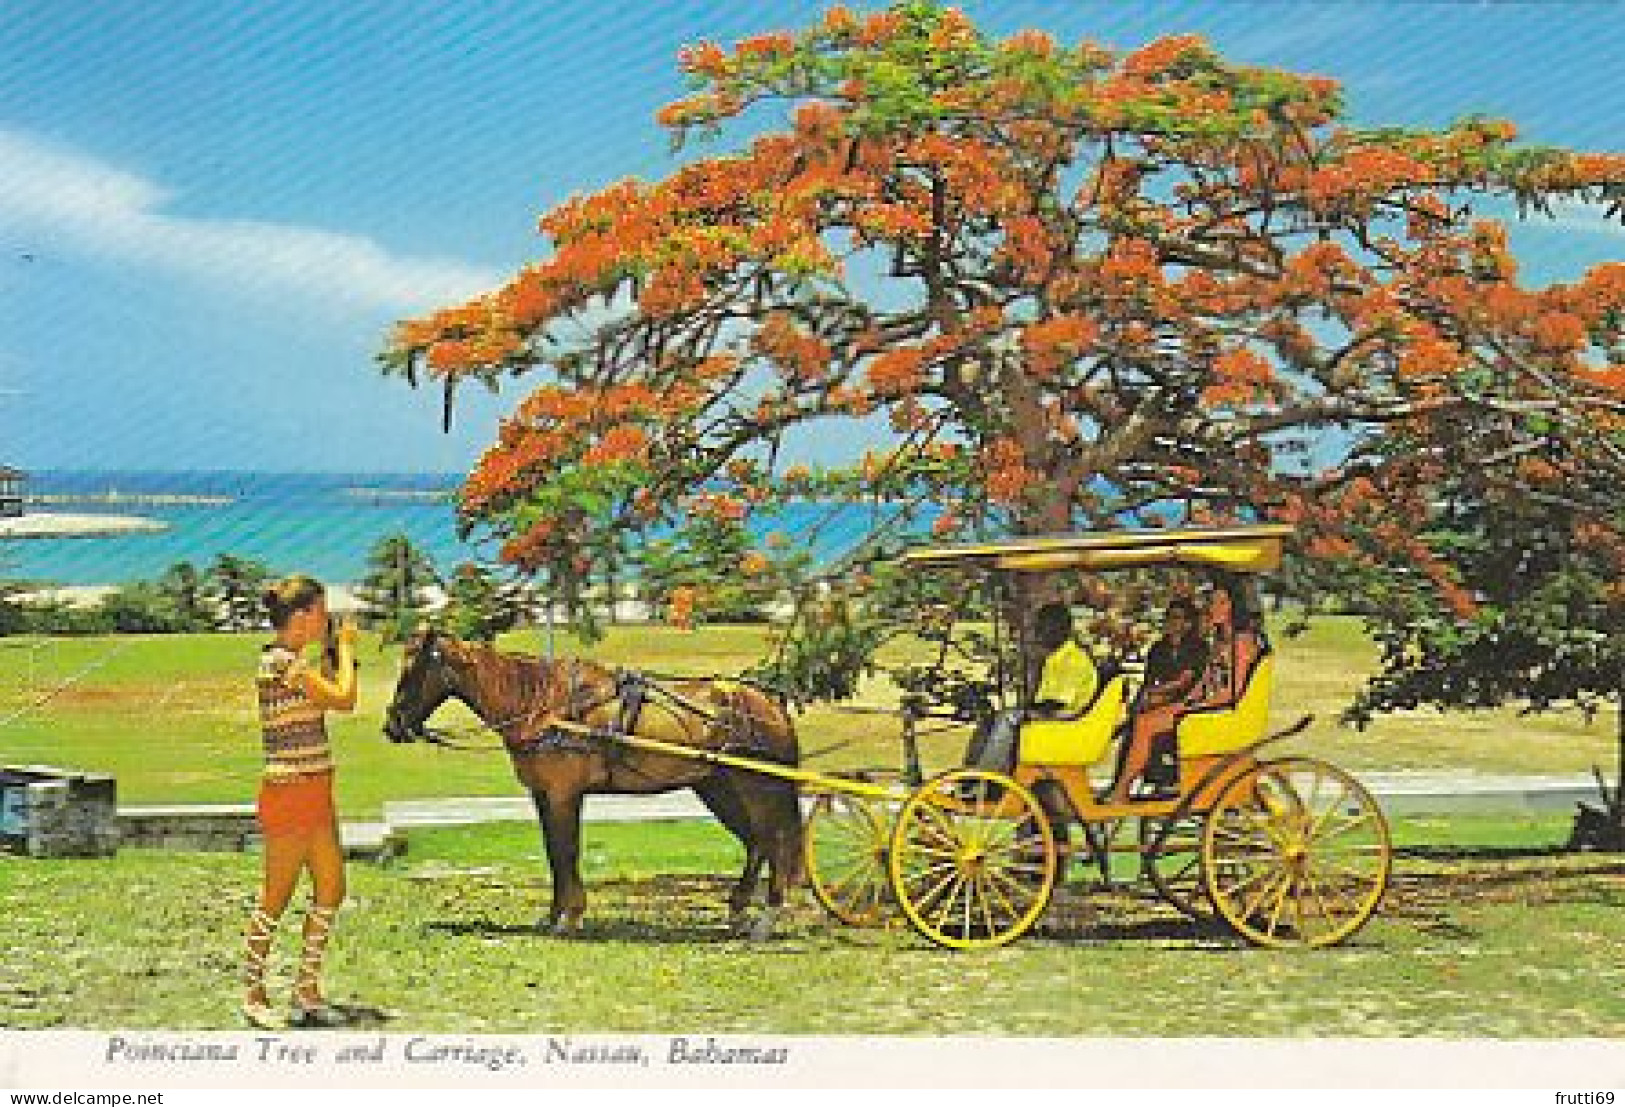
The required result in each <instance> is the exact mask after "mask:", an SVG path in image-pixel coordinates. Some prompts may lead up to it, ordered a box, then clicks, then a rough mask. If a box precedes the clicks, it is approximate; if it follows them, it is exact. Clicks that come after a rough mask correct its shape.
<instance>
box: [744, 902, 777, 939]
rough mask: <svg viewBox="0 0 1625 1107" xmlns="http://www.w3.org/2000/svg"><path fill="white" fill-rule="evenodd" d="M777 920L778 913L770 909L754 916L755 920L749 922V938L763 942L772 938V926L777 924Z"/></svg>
mask: <svg viewBox="0 0 1625 1107" xmlns="http://www.w3.org/2000/svg"><path fill="white" fill-rule="evenodd" d="M778 921H779V913H778V912H777V911H774V910H772V909H769V910H766V911H763V912H762V913H761V914H760V915H758V916H756V921H755V922H754V923H753V924H751V928H750V940H751V941H753V942H765V941H767V940H769V939H770V938H772V937H773V928H774V927H775V926H776V925H778Z"/></svg>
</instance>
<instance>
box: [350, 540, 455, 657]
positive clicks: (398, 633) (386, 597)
mask: <svg viewBox="0 0 1625 1107" xmlns="http://www.w3.org/2000/svg"><path fill="white" fill-rule="evenodd" d="M367 566H368V572H367V575H366V577H365V578H364V579H363V580H362V582H361V584H360V586H359V587H357V589H356V597H357V599H358V600H360V602H361V611H362V618H363V620H364V621H365V622H366V623H367V624H368V625H369V626H372V627H376V628H378V629H379V630H380V632H381V633H382V634H383V637H384V641H386V642H399V641H403V640H405V639H406V638H407V637H408V636H410V635H411V633H412V631H413V630H415V629H416V628H417V626H418V624H419V623H420V622H421V621H422V620H423V617H424V615H425V613H426V612H427V611H428V608H429V600H428V597H427V596H426V595H425V590H426V589H427V588H428V587H429V586H430V585H433V584H437V583H439V577H438V575H437V574H436V573H435V569H434V564H433V562H432V561H431V560H430V559H429V556H428V554H426V553H424V552H423V551H422V550H420V549H418V548H417V547H416V546H415V545H413V544H412V540H411V539H410V538H408V537H407V536H406V535H404V534H394V535H390V536H388V537H386V538H382V539H379V541H378V542H377V544H376V545H374V546H373V548H372V550H371V551H370V552H369V553H368V554H367Z"/></svg>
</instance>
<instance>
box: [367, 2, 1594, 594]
mask: <svg viewBox="0 0 1625 1107" xmlns="http://www.w3.org/2000/svg"><path fill="white" fill-rule="evenodd" d="M681 62H682V67H683V69H684V70H685V71H686V73H687V74H688V75H689V77H690V78H691V80H692V82H693V85H694V93H693V95H692V96H690V97H688V98H687V99H684V100H681V101H679V102H677V103H675V104H672V105H671V106H669V107H667V108H666V109H664V110H663V111H662V112H661V115H660V121H661V122H662V123H663V124H664V125H665V126H667V127H668V128H670V130H671V132H672V134H673V136H674V139H675V140H677V142H678V143H679V144H680V143H682V142H683V141H685V140H687V139H689V138H690V137H692V136H694V135H696V134H701V135H706V136H714V135H717V134H720V133H721V131H722V129H723V128H724V127H725V126H726V125H727V124H728V123H730V122H731V121H733V120H736V119H740V118H742V117H747V116H750V115H751V114H752V112H753V111H754V110H756V109H759V108H762V107H763V106H769V105H772V106H783V107H784V109H785V110H786V111H787V112H788V116H787V118H788V119H789V120H790V123H789V124H788V125H787V126H785V127H783V128H781V129H777V130H769V131H767V132H766V133H761V134H759V135H758V136H757V137H754V138H752V139H750V140H749V141H748V142H745V143H744V144H743V145H742V146H741V147H740V148H738V149H736V150H733V151H731V152H726V153H721V154H716V155H713V156H706V157H700V158H697V159H696V160H693V161H690V162H689V163H688V164H685V165H683V166H682V167H681V168H679V169H677V170H675V171H674V172H673V173H672V174H671V175H670V176H668V177H667V178H665V179H663V180H660V181H655V182H640V181H633V180H628V181H623V182H620V183H617V184H614V185H612V186H610V187H608V188H605V189H603V190H601V191H599V192H596V193H593V194H590V195H583V196H578V197H576V198H573V199H571V200H569V201H568V202H566V203H564V204H562V205H560V206H559V207H557V208H556V209H554V210H552V211H550V212H548V213H547V214H546V215H544V216H543V217H542V220H541V229H542V231H543V232H544V233H545V235H546V236H547V237H548V239H549V240H550V243H551V251H550V252H549V253H548V255H547V256H546V257H545V258H544V259H543V260H541V261H539V262H537V263H536V264H534V265H530V266H527V267H525V268H524V269H522V270H521V271H520V272H518V273H517V274H516V275H515V276H514V278H513V279H512V280H511V281H510V282H509V283H508V284H506V285H505V286H504V287H502V288H499V289H496V290H494V291H492V292H491V293H490V294H488V295H486V296H482V297H480V298H478V299H476V300H474V301H472V302H470V303H467V304H463V305H460V306H455V307H449V308H447V309H445V310H442V311H437V312H435V313H433V314H431V315H428V316H426V317H424V318H421V319H417V320H413V321H410V322H407V323H405V324H403V325H402V326H401V327H400V328H399V330H398V332H397V334H396V336H395V338H394V340H393V343H392V345H391V347H390V349H389V350H388V352H387V353H386V355H385V359H384V360H385V362H386V364H387V365H388V367H389V368H390V369H391V370H392V371H397V372H402V373H404V374H406V375H407V376H408V377H410V378H411V379H412V380H413V382H414V383H416V382H417V381H419V380H421V379H422V378H423V377H424V376H427V377H429V378H433V379H435V380H437V381H439V382H441V383H442V384H443V386H444V388H445V390H446V396H447V403H448V412H449V404H450V398H451V395H452V392H453V390H454V389H455V388H456V387H457V386H458V385H460V384H462V383H464V382H468V381H484V382H487V383H492V384H495V383H498V382H500V381H501V380H502V379H503V378H506V377H510V376H512V377H518V378H525V379H528V380H530V381H531V382H533V387H532V389H531V391H530V392H529V393H528V395H526V396H525V397H524V398H523V400H521V401H520V402H519V403H518V405H517V407H516V410H515V411H514V412H513V414H512V416H511V417H510V418H508V419H507V420H506V421H505V422H504V423H503V425H502V428H501V431H500V435H499V438H498V441H497V442H496V443H494V444H493V445H492V446H491V448H490V449H489V450H488V451H487V452H486V454H485V455H484V457H483V458H482V459H481V460H480V462H479V463H478V465H477V467H476V468H475V469H474V471H473V472H472V473H471V474H470V476H469V479H468V481H467V483H466V485H465V487H464V489H463V492H462V498H461V510H462V511H463V512H464V514H465V517H466V518H467V520H468V521H469V522H470V523H471V524H481V525H485V526H489V527H491V528H492V529H494V530H495V531H496V532H498V533H500V534H502V535H503V536H505V538H506V543H505V545H504V547H503V556H504V557H505V558H506V559H507V560H509V561H511V562H513V563H515V564H517V565H519V566H521V567H522V568H524V569H527V570H531V571H536V572H541V573H545V574H546V575H548V576H549V577H550V579H551V583H552V584H553V586H554V587H555V588H556V589H557V590H558V591H559V592H560V593H561V594H564V595H577V594H579V593H580V591H581V586H582V584H583V583H584V582H585V581H586V580H587V579H588V578H590V577H591V576H592V575H593V574H595V573H597V572H599V571H601V570H602V569H603V568H604V561H605V560H606V559H607V558H611V557H614V556H616V555H617V554H616V552H617V551H620V550H623V549H625V548H626V543H625V538H626V536H627V535H629V534H635V533H641V532H646V531H648V530H649V529H650V528H653V527H657V526H663V525H665V526H669V525H677V526H681V525H682V524H683V522H684V520H685V519H692V518H696V517H698V518H704V517H707V516H716V515H718V514H719V513H720V514H721V515H724V516H727V517H730V518H732V517H736V516H737V514H738V512H739V511H740V510H741V508H742V507H743V508H744V509H751V510H754V509H757V508H759V507H762V506H765V505H770V504H773V503H775V502H776V501H777V500H778V499H779V498H780V497H784V496H787V495H805V494H809V493H813V494H823V495H842V496H852V495H857V494H865V495H875V496H881V497H884V498H887V499H890V500H891V501H893V502H896V503H900V504H905V505H906V504H911V503H915V502H920V501H928V502H930V503H931V504H932V505H933V507H934V509H936V510H935V514H934V515H933V516H932V519H933V522H932V524H931V529H932V530H933V531H934V532H935V534H936V535H937V536H938V537H951V536H959V535H968V534H977V533H990V532H1003V533H1037V532H1047V531H1058V530H1067V529H1072V528H1075V527H1119V526H1125V525H1135V524H1136V523H1156V522H1164V521H1173V520H1175V519H1177V520H1178V521H1181V522H1191V523H1200V522H1204V521H1225V520H1234V519H1248V518H1274V519H1284V520H1290V521H1294V522H1297V523H1299V524H1300V525H1301V526H1302V528H1303V530H1304V533H1305V536H1306V541H1307V545H1306V548H1307V549H1308V550H1309V551H1310V552H1312V553H1314V554H1317V555H1322V556H1325V557H1329V558H1334V559H1335V558H1338V557H1341V556H1345V555H1348V554H1349V553H1350V552H1351V551H1352V550H1353V547H1352V546H1351V545H1349V539H1348V537H1347V534H1346V531H1347V521H1348V519H1349V518H1350V517H1351V515H1359V516H1360V517H1361V518H1362V519H1364V520H1365V521H1366V522H1367V523H1370V525H1369V526H1367V527H1366V531H1365V533H1366V534H1367V535H1372V536H1379V537H1381V536H1386V541H1387V543H1388V545H1387V546H1386V547H1385V548H1386V549H1391V550H1393V551H1397V552H1399V553H1401V554H1403V555H1404V556H1406V557H1408V558H1410V559H1411V563H1412V564H1413V565H1414V566H1415V567H1416V568H1417V569H1418V571H1419V572H1420V573H1421V574H1422V575H1423V576H1424V577H1425V578H1426V579H1428V580H1429V581H1430V582H1431V583H1432V584H1433V585H1434V586H1435V588H1436V590H1437V591H1438V593H1439V595H1441V596H1444V597H1446V598H1447V599H1453V600H1454V601H1455V602H1458V603H1459V602H1460V600H1461V590H1462V589H1463V588H1464V585H1463V583H1462V581H1461V580H1460V579H1458V578H1457V577H1456V576H1455V575H1453V571H1452V570H1451V568H1450V566H1449V564H1448V563H1447V562H1446V561H1444V560H1441V559H1440V558H1439V557H1438V556H1437V554H1436V553H1435V552H1433V551H1431V550H1430V549H1428V548H1427V547H1425V546H1424V545H1421V544H1417V543H1413V542H1410V541H1409V538H1408V532H1407V528H1406V525H1405V520H1406V519H1407V518H1409V517H1411V516H1413V515H1414V514H1415V513H1416V512H1417V511H1418V510H1425V508H1426V504H1425V503H1422V504H1420V505H1419V503H1418V500H1419V498H1422V497H1424V493H1422V492H1421V491H1420V490H1421V489H1423V488H1425V487H1426V486H1427V485H1428V479H1429V478H1430V476H1431V475H1432V474H1431V472H1430V471H1429V470H1427V466H1428V465H1429V464H1431V462H1430V460H1429V459H1428V458H1427V456H1426V455H1413V454H1409V453H1405V452H1400V451H1393V450H1385V449H1383V448H1382V444H1383V443H1385V442H1389V441H1392V438H1391V435H1392V433H1393V432H1394V431H1396V430H1398V429H1402V428H1405V427H1407V426H1409V425H1410V424H1412V423H1413V422H1415V421H1418V420H1430V419H1431V420H1437V419H1440V418H1442V417H1444V416H1445V415H1447V414H1448V413H1451V412H1461V413H1466V412H1480V413H1484V412H1493V411H1495V410H1497V406H1496V405H1499V404H1502V403H1505V402H1509V401H1515V402H1517V403H1526V402H1536V401H1538V402H1541V403H1545V402H1546V401H1547V400H1548V399H1549V398H1551V397H1553V396H1562V397H1564V398H1565V399H1564V404H1563V406H1562V408H1561V410H1553V411H1552V412H1551V417H1552V419H1553V426H1554V427H1556V428H1559V430H1562V431H1563V432H1565V433H1566V432H1567V429H1571V428H1572V427H1577V426H1586V427H1589V426H1591V425H1592V424H1593V423H1595V422H1596V421H1597V420H1599V419H1605V418H1607V417H1609V415H1608V413H1610V412H1611V411H1612V410H1613V408H1612V406H1611V405H1612V404H1613V397H1614V396H1616V395H1617V393H1618V388H1619V386H1620V384H1621V383H1622V378H1625V372H1622V371H1621V370H1619V369H1617V368H1613V366H1614V365H1615V360H1616V359H1615V356H1614V355H1615V353H1616V352H1617V348H1616V347H1615V346H1614V345H1613V344H1612V341H1613V339H1614V338H1615V337H1617V333H1618V323H1619V312H1620V307H1621V305H1622V304H1625V269H1622V268H1621V267H1617V266H1616V267H1605V268H1603V269H1601V270H1598V271H1597V272H1594V273H1593V274H1591V275H1590V276H1588V277H1587V278H1586V279H1585V280H1584V281H1583V282H1581V283H1580V284H1578V285H1576V286H1574V287H1573V288H1570V289H1545V290H1530V289H1526V288H1524V287H1522V286H1521V285H1520V284H1519V283H1518V280H1517V273H1516V265H1515V263H1514V260H1513V258H1512V257H1511V255H1510V253H1509V252H1508V249H1507V246H1506V240H1505V234H1504V230H1503V227H1502V225H1501V224H1500V223H1499V222H1497V221H1496V220H1495V219H1493V218H1488V217H1486V216H1484V215H1483V214H1482V205H1480V210H1479V211H1477V212H1475V209H1474V207H1473V204H1474V203H1480V202H1481V201H1484V200H1486V199H1488V200H1489V201H1490V202H1491V203H1503V204H1504V205H1506V206H1508V207H1509V206H1510V203H1512V202H1516V203H1517V204H1519V205H1521V206H1523V207H1525V208H1535V209H1540V208H1542V207H1543V206H1544V205H1546V204H1547V203H1548V202H1549V201H1550V200H1551V199H1552V198H1554V197H1565V198H1570V199H1574V200H1578V201H1586V202H1594V203H1605V204H1610V205H1614V207H1615V208H1616V209H1617V207H1618V204H1619V202H1620V198H1621V196H1625V159H1621V158H1619V157H1616V156H1605V155H1588V154H1575V153H1569V152H1564V151H1558V150H1551V149H1537V148H1531V147H1527V146H1521V145H1518V144H1517V143H1516V141H1515V139H1516V135H1515V130H1514V128H1513V127H1512V126H1511V125H1510V124H1507V123H1502V122H1495V121H1486V120H1467V121H1464V122H1461V123H1458V124H1455V125H1452V126H1449V127H1445V128H1442V129H1436V130H1422V129H1417V130H1402V129H1380V130H1377V129H1369V128H1356V127H1353V126H1350V125H1347V124H1346V123H1345V122H1344V121H1343V120H1342V106H1341V101H1340V95H1339V89H1338V86H1337V84H1336V83H1335V82H1334V81H1332V80H1330V79H1327V78H1323V77H1316V76H1302V75H1297V74H1292V73H1288V72H1282V71H1277V70H1269V69H1261V68H1256V67H1250V66H1243V65H1236V64H1232V63H1229V62H1227V61H1225V60H1224V59H1223V58H1221V57H1220V56H1218V54H1216V53H1215V51H1214V50H1213V49H1212V48H1210V47H1209V46H1208V45H1207V44H1206V43H1205V42H1203V41H1202V40H1200V39H1199V38H1195V37H1188V36H1185V37H1175V38H1168V39H1163V40H1160V41H1157V42H1154V43H1152V44H1150V45H1148V46H1146V47H1143V48H1141V49H1137V50H1133V51H1130V52H1127V53H1118V52H1114V51H1112V50H1108V49H1106V48H1103V47H1101V46H1097V45H1094V44H1090V43H1084V44H1081V45H1076V46H1067V45H1063V44H1060V43H1057V42H1056V41H1054V40H1053V39H1052V38H1051V37H1050V36H1048V35H1046V34H1044V33H1042V32H1039V31H1028V32H1023V33H1021V34H1017V35H1015V36H1013V37H1010V38H1006V39H1002V40H995V39H993V38H990V37H988V36H987V35H985V34H983V33H982V32H980V31H979V30H978V29H977V28H976V27H975V26H974V25H973V24H972V23H971V22H970V20H968V19H967V18H966V17H965V16H964V15H962V14H961V13H960V12H958V11H956V10H953V9H945V8H941V7H938V6H936V5H933V4H927V3H902V4H898V5H895V6H893V7H891V8H889V9H887V10H885V11H881V12H878V13H874V14H867V15H859V14H854V13H852V12H851V11H849V10H848V9H846V8H840V7H838V8H834V9H832V10H830V11H829V12H828V13H827V14H826V15H825V16H824V17H823V19H822V20H821V22H819V23H818V24H817V25H816V26H813V27H810V28H807V29H804V30H800V31H796V32H785V33H779V34H769V35H763V36H760V37H757V38H752V39H748V40H745V41H742V42H739V43H738V44H736V45H735V46H733V47H732V48H731V49H729V48H724V47H721V46H718V45H714V44H702V45H698V46H695V47H692V48H690V49H688V50H686V51H685V52H684V53H683V55H682V59H681ZM1470 201H1471V202H1470ZM882 417H884V418H885V419H886V420H888V421H889V425H890V427H891V428H892V429H893V431H894V432H895V435H894V439H893V441H892V442H891V443H890V445H889V446H887V447H886V448H885V449H882V450H877V451H876V452H875V453H874V454H872V455H871V456H867V457H865V458H863V459H861V461H858V462H856V463H855V464H854V465H853V466H852V468H851V469H850V470H849V471H846V472H821V473H820V474H819V475H817V476H814V475H813V474H812V473H810V472H809V471H808V470H806V469H804V468H801V467H798V466H793V465H788V464H787V462H788V460H789V458H788V455H787V453H786V452H785V451H784V450H783V449H781V447H782V446H783V444H784V443H785V441H786V439H787V438H789V439H792V440H793V439H794V438H795V436H796V435H797V434H801V433H805V429H806V428H808V427H817V426H819V425H821V424H824V423H830V422H834V421H839V420H869V421H870V422H871V423H873V422H874V421H876V420H879V419H881V418H882ZM1328 433H1333V434H1334V437H1335V439H1336V440H1337V441H1340V442H1343V443H1344V444H1345V445H1346V450H1345V456H1344V457H1342V458H1340V459H1339V460H1338V462H1337V463H1335V464H1332V465H1330V466H1320V467H1316V466H1312V465H1310V464H1309V457H1310V448H1311V446H1313V445H1314V444H1316V443H1317V442H1322V443H1323V442H1324V441H1325V440H1326V436H1327V435H1328ZM1371 512H1380V514H1381V515H1382V520H1381V522H1374V521H1372V520H1371V519H1368V518H1366V515H1365V514H1362V513H1371ZM1362 556H1366V557H1367V558H1369V556H1370V555H1369V554H1365V555H1362Z"/></svg>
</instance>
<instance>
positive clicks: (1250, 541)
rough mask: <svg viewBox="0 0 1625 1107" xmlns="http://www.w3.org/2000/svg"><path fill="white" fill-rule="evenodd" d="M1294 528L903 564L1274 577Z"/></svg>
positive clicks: (1224, 530)
mask: <svg viewBox="0 0 1625 1107" xmlns="http://www.w3.org/2000/svg"><path fill="white" fill-rule="evenodd" d="M1293 533H1294V530H1293V528H1292V527H1290V526H1286V525H1284V524H1278V523H1269V524H1259V525H1255V526H1240V527H1215V528H1191V529H1184V530H1124V531H1097V532H1092V533H1087V534H1059V535H1042V536H1034V537H1030V538H1009V539H1002V540H1000V541H997V542H980V543H970V544H966V545H955V546H929V547H923V548H921V549H916V550H909V551H908V552H907V553H905V554H903V556H902V558H901V559H900V560H901V562H902V563H903V564H906V565H917V566H920V567H922V568H958V567H973V566H974V567H980V568H984V569H993V570H998V571H1002V572H1011V573H1047V572H1055V571H1057V570H1063V569H1083V570H1091V569H1093V570H1104V569H1136V568H1144V567H1148V566H1155V565H1191V566H1199V567H1203V568H1209V569H1217V570H1221V571H1223V572H1229V573H1249V574H1251V573H1270V572H1274V571H1275V570H1276V569H1277V568H1278V567H1279V566H1280V564H1281V551H1282V547H1283V546H1284V545H1285V543H1286V540H1287V539H1288V538H1290V537H1292V535H1293Z"/></svg>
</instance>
